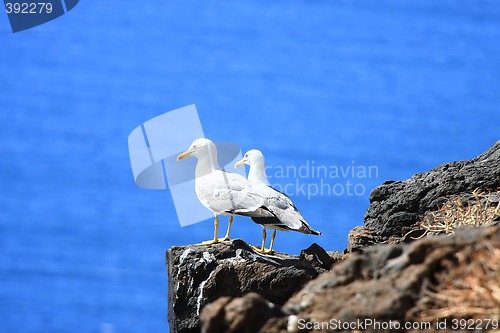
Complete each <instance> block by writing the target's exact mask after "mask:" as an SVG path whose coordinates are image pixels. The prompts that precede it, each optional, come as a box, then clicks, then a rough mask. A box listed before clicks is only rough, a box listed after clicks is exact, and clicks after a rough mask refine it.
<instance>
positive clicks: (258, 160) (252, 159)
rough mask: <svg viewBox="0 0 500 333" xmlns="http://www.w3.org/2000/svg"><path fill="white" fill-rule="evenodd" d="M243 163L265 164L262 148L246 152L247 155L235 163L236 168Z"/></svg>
mask: <svg viewBox="0 0 500 333" xmlns="http://www.w3.org/2000/svg"><path fill="white" fill-rule="evenodd" d="M243 164H247V165H250V166H252V165H259V164H261V165H264V155H262V153H261V151H260V150H257V149H252V150H249V151H247V152H246V154H245V156H244V157H243V158H242V159H241V160H239V161H238V162H236V164H235V165H234V167H235V168H239V167H240V166H242V165H243Z"/></svg>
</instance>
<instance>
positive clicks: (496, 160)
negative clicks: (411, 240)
mask: <svg viewBox="0 0 500 333" xmlns="http://www.w3.org/2000/svg"><path fill="white" fill-rule="evenodd" d="M499 187H500V141H498V142H497V143H495V145H493V146H492V147H491V148H489V149H488V150H487V151H486V152H484V153H483V154H481V155H479V156H478V157H476V158H474V159H472V160H467V161H459V162H451V163H445V164H442V165H440V166H438V167H436V168H434V169H432V170H430V171H429V172H424V173H419V174H416V175H414V176H413V177H411V178H410V179H408V180H405V181H386V182H385V183H383V184H382V185H380V186H379V187H377V188H375V189H374V190H373V191H372V192H371V194H370V206H369V207H368V210H367V211H366V214H365V226H364V227H358V228H357V231H356V233H354V234H352V235H350V237H349V246H348V250H351V249H362V248H364V247H366V246H369V245H372V244H377V243H399V242H401V241H404V240H405V237H404V236H405V235H407V234H408V233H409V232H411V231H414V230H415V229H417V224H418V222H419V221H420V219H421V217H422V215H423V214H424V213H426V212H428V211H434V210H437V209H438V207H439V206H441V205H442V204H443V203H444V202H446V201H447V200H448V199H450V198H451V197H453V196H461V197H469V196H470V195H471V192H472V191H473V190H475V189H476V188H479V189H481V190H484V191H488V190H490V191H491V190H496V189H497V188H499ZM363 229H366V230H363ZM367 236H368V237H367Z"/></svg>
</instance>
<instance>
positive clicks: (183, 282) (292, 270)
mask: <svg viewBox="0 0 500 333" xmlns="http://www.w3.org/2000/svg"><path fill="white" fill-rule="evenodd" d="M166 257H167V258H166V260H167V270H168V276H169V290H168V293H169V302H168V303H169V304H168V307H169V311H168V312H169V313H168V318H169V322H170V331H171V332H173V333H174V332H199V331H200V321H199V315H200V312H201V309H202V308H203V307H204V306H205V304H208V303H210V302H213V301H215V300H216V299H217V298H219V297H222V296H231V297H236V296H243V295H245V294H247V293H250V292H256V293H258V294H261V295H264V297H265V298H266V299H267V300H268V301H270V302H272V303H275V304H280V305H281V304H283V303H285V302H286V301H287V300H288V299H289V298H290V297H291V296H292V294H293V293H295V292H297V291H298V290H300V288H302V286H303V285H304V284H305V283H307V282H308V281H310V280H312V279H314V278H316V277H317V276H318V274H319V273H321V272H324V271H326V270H327V269H330V267H331V265H332V263H333V261H334V259H333V258H332V257H330V256H329V254H328V253H326V252H325V250H323V249H322V248H321V247H319V246H318V245H316V244H313V245H312V246H311V247H309V248H308V249H306V250H303V251H302V253H301V255H300V256H290V255H287V254H284V253H275V254H273V255H261V254H258V253H256V252H254V251H253V250H252V249H251V248H250V247H249V245H248V244H247V243H245V242H243V241H242V240H238V239H237V240H232V241H228V242H223V243H219V244H214V245H210V246H201V245H189V246H182V247H181V246H178V247H172V248H171V249H169V250H168V251H167V254H166ZM252 300H253V298H252ZM268 301H265V302H266V303H268ZM219 302H223V300H221V301H219ZM237 305H238V302H236V304H233V303H231V304H230V305H227V306H232V307H233V308H237ZM234 313H235V312H234V311H232V310H227V309H226V311H225V314H220V313H219V314H217V316H222V318H223V317H224V316H229V318H233V319H234V317H235V316H236V315H235V314H234ZM236 317H237V316H236ZM236 326H237V325H236ZM238 327H239V326H238Z"/></svg>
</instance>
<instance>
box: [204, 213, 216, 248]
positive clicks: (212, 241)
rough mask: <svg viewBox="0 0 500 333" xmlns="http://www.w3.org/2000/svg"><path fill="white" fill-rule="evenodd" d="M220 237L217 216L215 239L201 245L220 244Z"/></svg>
mask: <svg viewBox="0 0 500 333" xmlns="http://www.w3.org/2000/svg"><path fill="white" fill-rule="evenodd" d="M218 235H219V216H218V215H215V221H214V239H212V240H209V241H206V242H202V243H201V245H210V244H215V243H218V242H219V239H218Z"/></svg>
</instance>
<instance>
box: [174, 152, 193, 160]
mask: <svg viewBox="0 0 500 333" xmlns="http://www.w3.org/2000/svg"><path fill="white" fill-rule="evenodd" d="M191 153H192V152H191V151H189V150H186V151H185V152H183V153H181V154H179V156H177V161H180V160H183V159H185V158H186V157H189V155H191Z"/></svg>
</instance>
